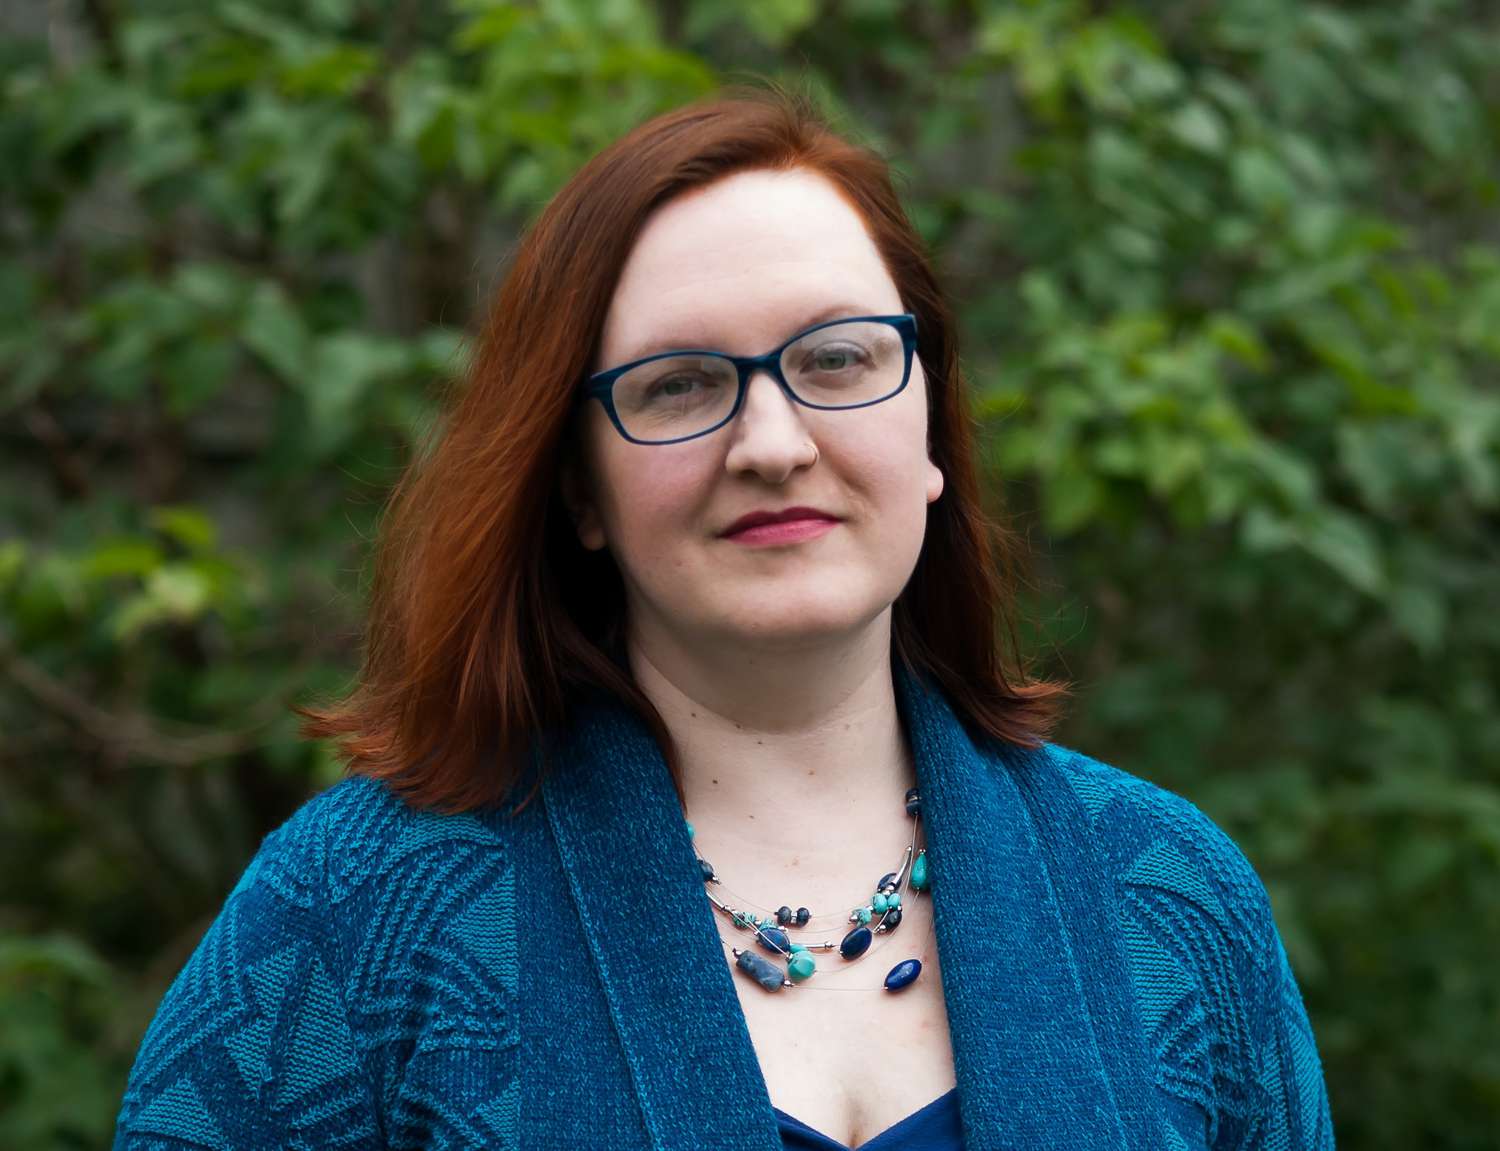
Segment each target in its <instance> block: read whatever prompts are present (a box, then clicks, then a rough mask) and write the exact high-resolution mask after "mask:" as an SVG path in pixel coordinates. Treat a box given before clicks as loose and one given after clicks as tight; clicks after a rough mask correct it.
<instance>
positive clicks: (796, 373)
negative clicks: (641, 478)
mask: <svg viewBox="0 0 1500 1151" xmlns="http://www.w3.org/2000/svg"><path fill="white" fill-rule="evenodd" d="M916 347H917V318H916V316H914V315H912V314H910V313H905V314H903V315H899V316H850V317H848V318H847V319H841V320H829V321H827V322H826V323H822V324H815V325H813V326H812V327H810V328H807V329H805V330H803V331H801V332H798V333H797V334H796V335H795V336H793V337H792V338H791V339H789V340H787V342H786V343H784V344H782V345H781V346H780V347H779V348H773V349H772V350H771V351H769V352H767V353H766V354H765V355H763V356H731V355H727V354H725V353H724V352H715V351H710V350H707V349H702V348H684V349H677V350H674V351H670V352H658V353H657V354H656V355H654V356H646V357H645V358H644V359H640V360H632V361H631V362H630V363H628V364H621V365H620V366H619V367H615V368H608V369H606V370H605V371H602V372H596V373H594V375H592V376H590V377H588V378H587V379H586V380H584V381H583V383H582V384H581V385H580V386H579V402H580V403H584V402H587V401H588V399H589V398H590V397H597V398H598V400H599V402H600V403H602V404H603V405H604V410H605V411H606V412H608V413H609V418H610V422H611V423H613V424H614V425H615V430H616V431H618V432H619V433H620V434H621V435H622V436H624V437H625V438H626V439H627V440H629V441H630V442H631V443H635V444H675V443H680V442H681V441H683V440H691V439H695V438H696V437H698V436H706V435H708V433H709V432H712V431H716V430H717V429H719V428H721V427H723V426H724V425H725V424H727V423H728V422H729V421H730V420H732V419H734V417H735V413H737V412H738V411H739V410H740V406H741V405H742V404H743V403H744V401H745V392H746V390H747V389H748V388H749V386H750V377H751V376H753V375H754V374H755V373H756V372H757V371H760V370H761V369H764V370H766V371H767V372H769V373H770V374H771V376H772V378H773V379H775V380H776V382H777V383H778V384H780V385H781V390H782V391H784V392H785V393H786V394H787V395H788V396H790V397H791V398H792V399H793V400H794V401H796V402H797V403H799V404H802V405H803V406H804V407H809V408H820V409H828V410H842V409H846V408H864V407H868V406H869V405H871V404H878V403H880V402H881V401H882V400H888V399H890V398H891V397H892V396H894V395H895V394H896V393H897V392H899V391H901V389H902V388H904V387H906V382H907V381H908V380H909V379H910V378H911V361H912V355H913V353H914V352H915V351H916Z"/></svg>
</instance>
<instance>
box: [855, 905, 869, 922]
mask: <svg viewBox="0 0 1500 1151" xmlns="http://www.w3.org/2000/svg"><path fill="white" fill-rule="evenodd" d="M854 918H855V919H857V920H859V921H860V922H861V923H869V922H870V909H869V908H868V907H856V908H855V909H854Z"/></svg>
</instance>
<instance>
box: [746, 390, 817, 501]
mask: <svg viewBox="0 0 1500 1151" xmlns="http://www.w3.org/2000/svg"><path fill="white" fill-rule="evenodd" d="M806 411H808V409H807V408H805V407H803V406H802V405H801V404H799V403H797V402H796V401H795V400H793V399H792V398H791V397H790V396H788V395H787V394H786V393H785V392H784V391H782V390H781V385H780V384H779V383H778V382H777V381H776V379H775V377H774V376H772V375H771V373H770V372H769V371H766V370H764V369H762V370H760V371H758V372H756V373H755V374H754V375H752V376H751V377H750V381H749V383H748V384H747V385H746V387H745V400H744V403H743V404H741V405H740V410H739V411H738V412H737V413H736V414H735V417H734V420H733V421H732V423H731V424H730V444H729V452H728V454H727V456H726V457H725V460H724V466H725V467H726V468H727V469H728V470H729V471H731V472H735V473H743V472H753V473H755V474H757V475H759V476H760V477H761V478H763V479H765V480H767V481H768V482H770V483H774V484H779V483H783V482H785V480H786V478H787V476H789V475H790V474H791V473H792V472H793V471H794V470H796V469H797V468H799V467H807V466H808V465H810V464H811V463H812V462H813V461H814V460H816V459H817V458H818V449H817V445H816V444H815V443H814V442H813V437H812V433H811V431H810V430H809V429H808V427H807V424H806V423H805V422H804V420H803V413H804V412H806Z"/></svg>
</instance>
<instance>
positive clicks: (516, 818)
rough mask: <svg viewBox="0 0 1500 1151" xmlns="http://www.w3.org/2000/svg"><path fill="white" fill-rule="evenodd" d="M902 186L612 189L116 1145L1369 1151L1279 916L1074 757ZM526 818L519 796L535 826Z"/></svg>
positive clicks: (671, 154)
mask: <svg viewBox="0 0 1500 1151" xmlns="http://www.w3.org/2000/svg"><path fill="white" fill-rule="evenodd" d="M966 405H967V397H966V393H965V390H964V385H963V382H962V377H961V374H960V371H959V366H958V353H957V348H956V345H955V341H954V330H953V324H952V321H951V318H950V316H949V313H948V311H947V308H946V306H945V304H944V302H943V298H942V294H941V292H940V290H939V288H938V285H937V284H936V282H935V280H934V278H933V275H932V272H931V269H930V267H929V265H928V263H927V260H926V258H925V256H924V254H923V251H922V245H921V243H920V240H919V239H918V237H917V235H916V234H915V232H914V231H913V229H912V227H911V225H910V224H909V222H908V221H907V219H906V217H905V215H904V213H903V211H902V208H901V206H900V204H899V201H898V199H897V197H896V195H895V193H894V192H893V190H892V187H891V184H890V181H889V178H888V175H887V171H886V169H885V167H884V165H883V164H882V162H881V161H880V159H879V158H878V157H876V156H874V155H873V154H871V153H870V152H868V151H866V150H864V149H861V148H859V147H856V146H854V145H852V144H850V143H848V142H846V141H844V140H842V139H840V138H838V137H837V136H835V135H834V134H832V133H831V132H830V131H829V130H828V129H827V128H826V126H824V125H823V124H821V123H820V122H819V121H818V120H817V119H816V118H815V116H814V115H813V114H812V113H811V112H810V110H809V109H807V108H806V107H804V106H802V105H801V104H799V103H798V102H796V101H794V100H791V99H787V98H784V97H781V96H779V95H774V94H762V93H748V94H741V95H739V96H736V97H733V98H728V99H723V100H718V101H713V102H709V103H705V104H701V105H696V106H692V107H688V108H684V109H680V110H678V111H675V112H673V113H671V114H668V115H665V116H661V117H659V118H657V119H655V120H652V121H651V122H649V123H647V124H645V125H643V126H642V127H640V128H639V129H637V130H636V131H635V132H634V133H632V134H631V135H630V136H628V137H627V138H625V139H624V140H621V141H620V142H618V143H617V144H615V145H614V146H612V147H610V148H609V149H607V150H606V151H604V152H603V153H602V154H600V155H599V156H597V157H596V158H595V159H594V160H592V161H591V162H590V163H589V164H588V165H586V166H585V167H584V168H583V169H582V170H581V171H580V172H579V173H578V174H577V175H576V176H575V177H574V178H573V180H572V181H570V182H569V184H568V185H567V186H566V187H565V188H563V190H562V191H561V192H560V193H559V194H558V196H557V197H556V198H555V199H554V200H553V202H552V203H551V204H550V205H549V206H548V208H547V209H546V210H545V211H544V212H543V214H542V216H541V218H540V219H539V220H538V222H537V223H536V225H535V227H534V228H533V229H532V230H531V232H530V233H529V235H528V236H527V238H526V239H525V241H524V243H523V244H522V246H521V248H520V250H519V253H518V255H517V258H516V261H515V264H514V266H513V268H512V270H511V272H510V274H509V276H508V278H507V280H506V281H505V284H504V285H503V287H502V288H501V290H500V293H499V296H498V299H497V301H496V304H495V307H494V309H493V312H492V315H491V319H490V322H489V324H488V326H487V327H486V329H485V331H484V332H483V335H482V338H481V341H480V346H479V350H478V355H477V357H476V360H475V362H474V365H473V367H472V370H471V374H470V378H469V379H468V381H467V386H466V387H465V388H464V389H463V391H462V392H461V393H460V395H459V397H458V399H457V401H456V403H455V406H454V408H453V410H452V411H451V413H450V419H449V421H448V422H447V426H446V430H445V431H444V432H443V433H442V434H441V436H440V438H439V440H438V442H437V443H436V445H435V447H434V448H433V450H432V451H431V452H430V453H428V455H427V456H426V457H425V458H424V459H423V460H422V461H421V462H420V463H419V465H417V466H416V467H414V469H413V471H412V472H411V473H410V475H409V476H408V477H407V479H406V480H405V481H404V482H403V484H402V485H401V487H400V488H399V490H398V491H397V493H396V497H395V502H394V505H393V510H392V513H391V518H390V520H389V522H388V524H387V526H386V528H385V531H384V533H383V536H382V547H381V552H380V560H379V566H378V571H377V581H376V585H375V591H374V597H373V602H372V616H371V621H370V632H369V641H368V648H367V658H366V664H365V669H364V673H363V677H362V680H361V684H360V687H359V689H358V690H357V691H356V692H355V693H354V695H352V696H351V698H350V699H348V700H346V701H344V702H343V703H342V704H341V705H339V706H335V707H329V708H327V709H325V710H322V711H309V712H308V713H307V714H308V715H309V717H310V722H309V727H308V730H309V732H310V734H313V735H316V736H320V737H329V738H335V739H337V740H339V741H340V742H341V746H342V747H343V748H344V750H345V752H346V753H347V755H348V756H349V759H350V762H351V765H352V768H353V773H352V777H351V778H350V779H347V780H345V781H344V782H343V783H341V784H339V785H338V786H336V787H334V788H332V789H330V790H329V791H327V792H325V793H324V794H322V795H320V796H318V797H316V798H314V799H313V800H312V801H310V802H309V803H308V804H306V805H305V806H304V807H303V808H302V809H301V810H300V811H299V812H298V813H297V814H296V815H295V816H294V817H293V818H292V819H291V820H290V821H289V822H288V823H287V824H286V825H284V826H283V827H282V828H280V829H279V830H278V831H276V832H275V833H273V834H272V835H271V836H269V837H268V838H267V840H266V841H265V843H264V844H263V845H262V847H261V850H260V851H259V853H258V854H257V856H256V858H255V859H254V861H253V862H252V863H251V864H250V866H249V868H248V869H247V870H246V872H245V874H244V877H243V878H242V879H241V881H240V883H239V885H238V886H237V887H236V889H235V891H234V892H233V893H232V894H231V895H230V897H229V899H228V900H227V902H226V904H225V906H224V909H223V911H222V913H221V914H220V916H219V917H218V919H217V920H216V921H215V923H214V924H213V926H212V927H211V928H210V930H209V932H208V933H207V936H206V937H205V939H204V940H203V942H202V944H201V945H200V946H199V948H198V950H197V951H196V952H195V953H194V955H193V957H192V958H191V960H190V961H189V962H188V964H187V966H186V968H185V969H184V971H183V972H182V973H181V974H180V975H179V976H178V978H177V980H176V981H175V982H174V983H173V985H172V987H171V989H170V990H169V991H168V993H167V995H166V997H165V999H164V1001H163V1003H162V1005H161V1008H160V1009H159V1012H158V1014H157V1017H156V1019H155V1020H154V1022H153V1024H152V1026H151V1028H150V1031H149V1032H148V1034H147V1035H146V1037H145V1040H144V1042H143V1044H142V1048H141V1052H140V1054H139V1056H138V1058H137V1061H136V1065H135V1068H134V1070H133V1072H132V1075H131V1080H130V1084H129V1088H128V1090H127V1092H126V1095H125V1099H124V1105H123V1108H122V1111H121V1116H120V1124H119V1135H118V1139H117V1144H116V1145H117V1146H118V1147H131V1148H134V1147H156V1146H162V1147H166V1146H171V1147H180V1146H184V1145H186V1146H204V1147H221V1146H223V1147H229V1146H233V1147H238V1148H258V1147H266V1148H270V1147H284V1146H299V1147H302V1146H305V1147H333V1146H339V1147H370V1148H375V1147H389V1148H393V1147H470V1146H473V1147H479V1146H492V1147H525V1148H533V1147H536V1148H576V1147H596V1146H597V1147H610V1148H625V1147H648V1146H649V1147H660V1148H684V1149H686V1148H702V1147H710V1148H735V1149H741V1148H767V1149H769V1148H772V1147H778V1146H782V1147H816V1148H823V1149H828V1148H837V1147H840V1146H849V1147H854V1146H863V1147H868V1148H870V1149H871V1151H887V1149H892V1148H897V1147H917V1146H921V1147H931V1148H957V1147H961V1146H962V1147H967V1148H969V1149H971V1151H979V1149H984V1148H1000V1147H1008V1148H1015V1147H1068V1148H1085V1147H1086V1148H1095V1147H1099V1148H1103V1147H1110V1148H1146V1147H1153V1148H1156V1147H1170V1148H1209V1147H1231V1146H1233V1147H1266V1148H1270V1147H1278V1148H1280V1147H1294V1148H1306V1147H1318V1148H1323V1147H1331V1146H1332V1133H1331V1129H1330V1123H1329V1118H1328V1106H1327V1099H1326V1095H1325V1093H1324V1088H1323V1083H1322V1077H1321V1072H1320V1068H1319V1063H1318V1057H1317V1052H1316V1048H1315V1046H1314V1043H1313V1039H1312V1035H1311V1032H1310V1030H1309V1027H1308V1023H1307V1019H1306V1016H1305V1014H1304V1011H1303V1008H1302V1003H1301V999H1300V997H1299V995H1298V992H1297V987H1296V983H1295V981H1294V979H1293V977H1292V974H1291V972H1290V970H1289V969H1288V967H1287V963H1286V957H1285V954H1284V952H1283V950H1282V947H1281V944H1280V940H1279V937H1278V935H1277V931H1276V927H1275V924H1274V922H1273V920H1272V917H1271V912H1270V908H1269V905H1268V902H1267V899H1266V895H1265V892H1264V889H1263V888H1262V886H1261V885H1260V883H1259V881H1258V880H1257V879H1256V876H1255V873H1254V872H1253V870H1252V869H1251V867H1250V865H1249V864H1248V863H1247V862H1246V860H1245V858H1244V857H1243V855H1241V853H1240V852H1239V851H1238V850H1237V849H1236V848H1235V847H1234V845H1233V844H1232V843H1230V841H1229V840H1228V839H1227V838H1226V837H1225V836H1224V835H1223V834H1222V833H1221V832H1220V831H1219V830H1218V829H1217V828H1216V827H1215V826H1214V825H1213V824H1212V823H1210V822H1209V821H1208V820H1207V819H1206V818H1205V817H1204V816H1203V815H1202V814H1201V813H1199V812H1198V811H1197V810H1196V809H1195V808H1194V807H1192V806H1191V805H1190V804H1188V803H1186V802H1185V801H1183V800H1181V799H1179V798H1177V797H1175V796H1173V795H1170V794H1168V793H1166V792H1164V791H1161V790H1159V789H1157V788H1155V787H1152V786H1151V785H1149V784H1147V783H1145V782H1144V781H1141V780H1139V779H1136V778H1133V777H1131V776H1129V775H1127V774H1125V773H1124V772H1121V771H1118V770H1116V769H1114V768H1111V767H1108V766H1106V765H1104V764H1101V763H1098V762H1096V761H1094V760H1091V759H1089V758H1087V757H1085V756H1083V755H1080V754H1078V753H1075V752H1071V751H1068V750H1066V749H1063V748H1061V747H1058V746H1057V745H1055V744H1051V743H1048V742H1046V740H1045V734H1046V732H1047V731H1048V729H1049V726H1050V724H1051V723H1052V722H1053V720H1054V718H1055V716H1056V713H1057V708H1058V705H1059V702H1060V700H1061V698H1062V695H1063V689H1062V688H1061V687H1060V686H1058V685H1055V684H1050V683H1041V682H1028V681H1027V680H1026V679H1025V677H1024V675H1023V674H1022V673H1021V671H1019V670H1018V669H1017V668H1016V667H1014V666H1013V665H1012V664H1011V663H1010V662H1009V660H1008V659H1007V658H1006V657H1005V656H1004V654H1003V652H1002V650H1001V648H1000V647H999V645H998V643H997V640H996V637H997V636H998V635H1002V634H1007V633H1008V616H1007V611H1008V607H1009V599H1008V592H1007V588H1006V585H1005V584H1004V582H1003V581H1002V579H1001V574H1000V573H1001V572H1003V570H1005V568H1006V567H1007V565H1008V560H1009V549H1010V548H1011V547H1012V544H1011V542H1010V541H1009V539H1008V538H1007V537H1005V536H1004V535H1002V534H999V533H998V532H997V531H996V530H995V529H994V528H993V527H992V525H990V524H989V523H988V522H987V521H986V519H985V516H984V514H983V512H982V511H981V507H980V499H979V492H978V487H977V483H976V475H975V466H974V461H973V454H972V445H971V428H970V424H969V419H968V416H967V407H966ZM517 801H518V802H517Z"/></svg>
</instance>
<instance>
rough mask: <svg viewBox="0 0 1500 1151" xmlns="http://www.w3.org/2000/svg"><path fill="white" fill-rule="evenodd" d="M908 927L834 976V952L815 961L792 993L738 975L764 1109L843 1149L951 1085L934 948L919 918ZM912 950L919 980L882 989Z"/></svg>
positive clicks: (951, 1070) (836, 962) (945, 1020)
mask: <svg viewBox="0 0 1500 1151" xmlns="http://www.w3.org/2000/svg"><path fill="white" fill-rule="evenodd" d="M910 926H911V927H913V928H918V927H920V929H921V931H922V933H923V934H921V935H919V934H918V933H917V932H916V931H913V932H912V933H910V934H907V927H908V925H907V924H903V925H902V928H901V932H900V934H899V935H897V936H893V937H892V938H891V939H890V940H889V944H888V946H885V947H884V948H883V949H882V950H881V951H880V952H879V953H878V954H871V955H870V956H869V957H868V958H867V959H865V960H863V961H860V962H859V963H857V964H852V965H848V966H846V967H844V968H843V969H842V970H841V969H840V966H839V964H840V962H841V961H840V960H839V959H838V958H837V956H836V955H834V956H829V957H826V958H825V957H820V961H819V965H818V966H819V973H818V974H817V975H815V976H813V978H812V979H811V980H809V981H808V982H807V983H806V984H803V985H801V986H798V987H793V988H786V989H784V990H782V991H780V992H777V993H774V994H773V993H768V992H766V991H765V990H763V989H762V988H760V987H759V986H757V985H756V984H754V983H753V982H751V981H750V980H748V979H744V978H737V979H736V988H737V990H738V992H739V997H740V1005H741V1007H742V1008H743V1009H744V1013H745V1020H746V1023H747V1024H748V1026H749V1030H750V1038H751V1041H752V1043H753V1044H754V1046H755V1053H756V1056H757V1058H758V1059H759V1062H760V1069H761V1073H762V1074H763V1076H764V1077H765V1082H766V1088H767V1092H768V1093H769V1095H770V1097H771V1103H772V1104H773V1105H774V1106H776V1107H779V1108H781V1110H783V1111H785V1112H787V1113H789V1114H791V1115H794V1116H796V1117H797V1118H798V1119H800V1120H801V1121H802V1122H803V1123H806V1124H807V1125H808V1126H810V1127H814V1128H816V1129H817V1130H819V1131H821V1132H823V1133H824V1134H825V1135H829V1136H831V1137H832V1138H834V1139H837V1140H838V1141H839V1142H841V1143H843V1144H844V1145H845V1146H848V1147H858V1146H860V1145H861V1144H862V1143H865V1142H867V1141H868V1140H870V1139H872V1138H874V1136H876V1135H878V1134H879V1133H880V1132H882V1131H884V1130H885V1129H886V1128H888V1127H891V1126H893V1125H894V1124H896V1123H897V1122H899V1121H900V1120H902V1119H905V1118H906V1117H907V1116H908V1115H910V1114H912V1113H913V1112H914V1111H918V1110H920V1109H921V1108H923V1107H925V1106H926V1105H927V1104H928V1103H930V1102H932V1101H933V1100H934V1099H937V1098H938V1097H940V1096H942V1095H945V1094H946V1093H947V1092H948V1091H949V1090H951V1089H952V1088H953V1086H954V1082H955V1079H954V1066H953V1050H952V1046H951V1044H950V1041H949V1027H948V1015H947V1010H946V1008H945V1006H944V1002H943V989H942V979H941V972H940V970H939V966H938V956H937V951H936V948H935V947H934V946H933V944H932V941H931V936H930V933H929V932H928V928H927V924H926V923H925V922H923V923H922V924H920V925H919V924H916V923H913V924H910ZM902 936H904V937H905V938H902ZM924 938H925V943H926V945H925V947H924V946H923V940H924ZM918 954H920V955H921V956H922V973H921V975H920V976H919V977H918V979H917V981H916V982H915V983H913V984H911V985H910V986H908V987H905V988H903V989H902V990H900V991H899V992H889V991H886V990H884V989H883V987H882V986H881V985H882V983H883V981H884V978H885V975H886V973H887V972H888V971H889V970H890V969H891V968H892V967H894V966H895V965H896V964H897V963H899V962H900V961H901V960H903V959H906V958H908V957H911V956H913V955H918ZM819 979H823V980H824V982H823V983H822V984H821V985H820V986H818V987H815V986H814V985H815V984H817V983H818V980H819Z"/></svg>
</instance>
